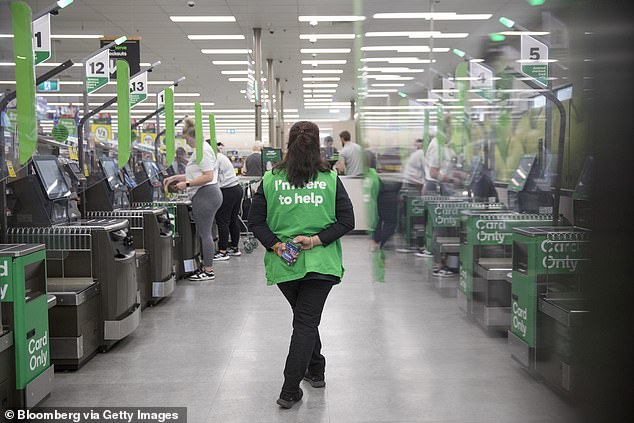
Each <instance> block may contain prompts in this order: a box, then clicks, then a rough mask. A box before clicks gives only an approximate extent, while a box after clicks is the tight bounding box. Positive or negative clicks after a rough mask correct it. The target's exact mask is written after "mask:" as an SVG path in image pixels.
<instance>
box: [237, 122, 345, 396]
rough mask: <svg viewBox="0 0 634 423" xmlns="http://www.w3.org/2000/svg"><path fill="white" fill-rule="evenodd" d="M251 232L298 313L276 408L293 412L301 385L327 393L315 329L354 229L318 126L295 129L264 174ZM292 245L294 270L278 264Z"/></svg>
mask: <svg viewBox="0 0 634 423" xmlns="http://www.w3.org/2000/svg"><path fill="white" fill-rule="evenodd" d="M249 227H250V228H251V230H252V231H253V233H254V234H255V236H256V237H257V238H258V239H259V240H260V242H261V243H262V244H263V245H264V247H266V249H267V252H266V255H265V257H264V265H265V268H266V280H267V284H268V285H277V287H278V288H279V289H280V291H282V294H284V297H286V299H287V300H288V302H289V304H290V305H291V308H292V310H293V335H292V337H291V344H290V348H289V352H288V356H287V358H286V366H285V367H284V385H283V386H282V392H281V393H280V397H279V399H278V400H277V403H278V404H279V405H280V406H282V407H284V408H291V407H292V406H293V404H294V403H295V402H297V401H299V400H300V399H301V398H302V395H303V392H302V390H301V388H300V387H299V384H300V382H301V381H302V379H306V380H307V381H308V382H309V383H310V384H311V386H313V387H315V388H322V387H324V386H326V382H325V379H324V370H325V367H326V359H325V358H324V356H323V355H322V354H321V339H320V338H319V330H318V326H319V322H320V320H321V313H322V311H323V308H324V304H325V303H326V298H327V297H328V293H329V292H330V289H331V288H332V287H333V285H335V284H337V283H339V282H340V281H341V277H342V276H343V265H342V250H341V243H340V241H339V238H341V237H342V236H343V235H345V234H346V233H347V232H349V231H350V230H352V229H353V228H354V212H353V209H352V202H351V201H350V198H349V197H348V193H347V192H346V190H345V188H344V186H343V184H342V182H341V181H340V180H339V178H338V177H337V174H336V172H334V171H331V170H330V167H329V166H328V163H326V162H325V161H324V160H323V159H322V157H321V152H320V148H319V128H318V127H317V125H315V124H314V123H312V122H306V121H302V122H297V123H295V124H294V125H293V127H292V128H291V130H290V131H289V136H288V153H287V155H286V157H285V158H284V160H282V161H281V162H280V163H278V164H277V165H276V166H275V167H274V168H273V170H272V171H268V172H266V173H265V174H264V177H263V178H262V183H261V184H260V187H259V188H258V191H257V192H256V194H255V196H254V197H253V204H252V206H251V212H250V214H249ZM288 240H292V241H293V242H295V243H298V244H301V252H300V253H299V256H298V257H297V260H296V261H295V262H294V263H293V264H291V265H289V264H287V262H286V261H284V260H283V259H282V257H281V256H282V254H283V252H284V250H285V248H286V241H288ZM278 256H279V257H278Z"/></svg>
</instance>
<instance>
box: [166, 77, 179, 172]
mask: <svg viewBox="0 0 634 423" xmlns="http://www.w3.org/2000/svg"><path fill="white" fill-rule="evenodd" d="M164 94H165V97H164V101H165V160H167V165H168V166H171V165H172V163H174V157H175V154H176V150H175V148H174V147H175V139H174V90H173V89H172V88H166V89H165V91H164Z"/></svg>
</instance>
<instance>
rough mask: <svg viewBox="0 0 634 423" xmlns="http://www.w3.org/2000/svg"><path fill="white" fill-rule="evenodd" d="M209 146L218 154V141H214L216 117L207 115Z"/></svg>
mask: <svg viewBox="0 0 634 423" xmlns="http://www.w3.org/2000/svg"><path fill="white" fill-rule="evenodd" d="M209 144H211V148H213V149H214V153H216V154H218V141H217V140H216V117H215V116H214V115H209Z"/></svg>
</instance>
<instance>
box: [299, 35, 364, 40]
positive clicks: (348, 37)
mask: <svg viewBox="0 0 634 423" xmlns="http://www.w3.org/2000/svg"><path fill="white" fill-rule="evenodd" d="M355 37H356V35H354V34H299V39H300V40H354V39H355Z"/></svg>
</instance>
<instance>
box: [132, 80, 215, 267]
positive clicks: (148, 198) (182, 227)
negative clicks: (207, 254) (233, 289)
mask: <svg viewBox="0 0 634 423" xmlns="http://www.w3.org/2000/svg"><path fill="white" fill-rule="evenodd" d="M184 79H185V77H182V78H180V79H178V80H177V81H174V84H173V87H177V86H178V84H179V83H180V82H182V81H183V80H184ZM157 96H158V97H157V98H158V106H159V108H158V109H157V110H156V111H155V112H153V113H151V114H149V115H148V116H146V117H145V118H143V119H141V120H140V121H139V122H137V123H142V122H143V121H144V120H147V119H149V118H151V117H152V116H154V115H156V116H157V123H156V124H157V125H159V119H158V115H159V114H160V113H161V112H162V111H165V122H166V128H165V150H166V161H167V164H168V165H171V164H172V162H173V161H174V157H175V139H174V135H175V125H174V93H173V88H171V87H168V88H166V89H165V90H163V91H161V92H159V93H158V94H157ZM211 118H212V117H211V116H210V120H211ZM157 128H158V126H157ZM212 133H213V131H212ZM212 138H213V136H212ZM159 142H160V139H157V140H156V143H157V145H158V143H159ZM155 157H158V155H156V156H155ZM163 173H164V172H163V171H162V170H161V169H160V168H159V165H158V163H157V162H156V161H155V160H149V159H145V160H140V161H137V162H136V163H135V170H132V168H131V167H130V166H129V165H126V166H125V167H124V168H123V174H124V179H125V182H126V184H127V185H128V188H129V190H130V196H131V200H132V204H133V206H144V207H148V206H154V207H165V208H167V210H168V212H169V214H170V219H171V220H172V228H173V238H174V264H175V267H176V277H177V279H180V278H183V277H185V276H187V275H189V274H191V273H192V272H194V271H195V270H196V269H197V268H198V267H199V264H200V240H199V237H198V236H197V234H196V224H195V223H194V219H193V216H192V203H191V200H190V199H189V198H183V197H182V196H181V197H175V196H174V195H172V194H171V193H170V194H167V193H166V192H165V191H166V190H165V189H164V187H163V179H164V174H163ZM168 195H169V198H168Z"/></svg>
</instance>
